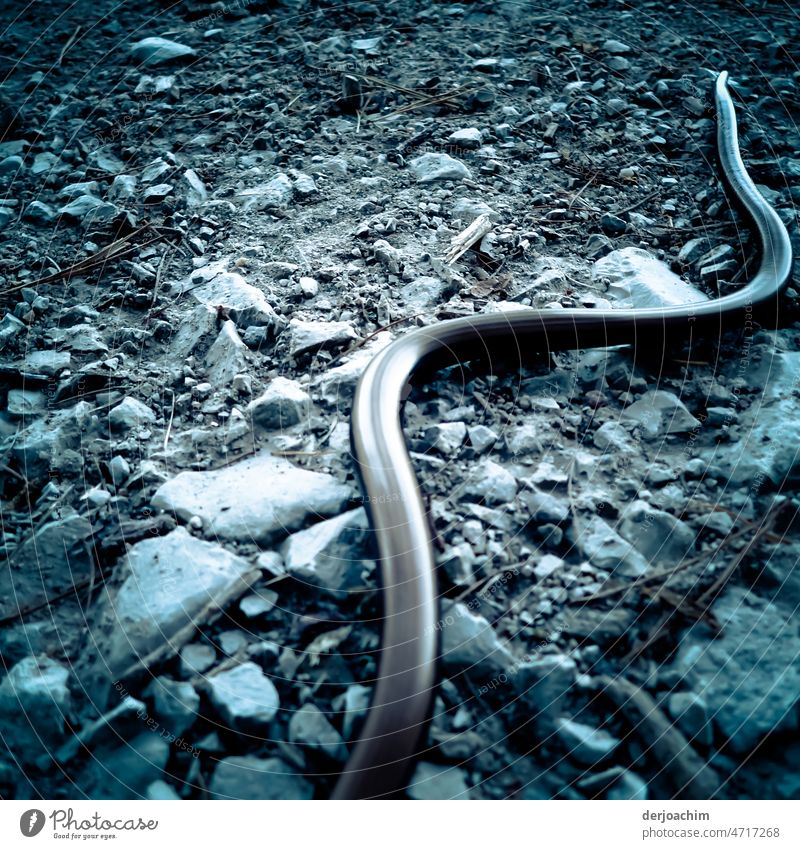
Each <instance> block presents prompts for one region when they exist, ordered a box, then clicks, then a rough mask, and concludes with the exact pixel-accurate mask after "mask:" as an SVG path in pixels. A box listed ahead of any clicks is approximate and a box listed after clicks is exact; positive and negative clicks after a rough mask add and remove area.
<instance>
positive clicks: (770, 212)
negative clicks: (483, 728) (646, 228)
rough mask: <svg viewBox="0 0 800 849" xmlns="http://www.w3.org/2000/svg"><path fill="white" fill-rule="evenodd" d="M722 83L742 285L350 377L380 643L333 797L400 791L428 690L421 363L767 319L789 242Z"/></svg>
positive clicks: (423, 350) (440, 349)
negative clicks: (762, 189) (358, 726)
mask: <svg viewBox="0 0 800 849" xmlns="http://www.w3.org/2000/svg"><path fill="white" fill-rule="evenodd" d="M727 79H728V75H727V73H726V72H724V71H723V72H722V73H720V74H719V75H718V77H717V80H716V87H715V101H716V115H717V150H718V155H719V162H720V166H721V169H722V175H723V177H724V181H725V183H726V185H727V188H728V191H729V193H730V197H731V199H732V200H734V201H735V202H736V203H737V204H738V206H739V207H740V208H741V209H742V210H743V212H744V213H745V214H746V216H747V217H748V218H749V220H750V222H751V223H752V225H753V227H754V228H755V231H756V232H757V234H758V238H759V241H760V254H761V262H760V266H759V268H758V271H757V273H756V274H755V276H754V277H753V279H752V280H751V281H750V282H749V283H748V284H747V285H746V286H744V287H743V288H741V289H739V290H738V291H736V292H734V293H732V294H730V295H726V296H724V297H721V298H717V299H716V300H710V301H702V302H699V303H696V304H691V305H685V306H684V305H682V306H676V307H665V308H651V309H620V310H575V309H565V310H543V311H540V310H514V311H510V312H504V313H493V314H488V315H479V316H476V317H471V318H460V319H454V320H451V321H444V322H441V323H440V324H436V325H433V326H430V327H422V328H419V329H417V330H415V331H412V332H410V333H408V334H406V335H405V336H402V337H401V338H400V339H398V340H397V341H395V342H393V343H392V344H391V345H389V346H388V347H386V348H385V349H384V350H383V351H381V352H380V353H379V354H377V355H376V357H375V358H374V359H373V360H372V362H371V363H370V365H369V366H368V368H367V370H366V371H365V372H364V374H363V375H362V377H361V380H360V382H359V384H358V387H357V390H356V396H355V400H354V405H353V410H352V416H351V444H352V449H353V456H354V457H355V459H356V465H357V469H358V473H359V475H360V477H361V482H362V485H363V491H364V494H365V501H366V506H367V510H368V513H369V515H370V523H371V526H372V528H373V531H374V533H375V536H376V539H377V545H378V552H379V559H380V574H381V583H382V592H383V640H382V649H381V657H380V664H379V669H378V680H377V682H376V685H375V689H374V692H373V699H372V705H371V708H370V711H369V714H368V716H367V719H366V722H365V725H364V729H363V732H362V734H361V736H360V738H359V740H358V742H357V743H356V746H355V749H354V751H353V754H352V755H351V757H350V760H349V761H348V763H347V765H346V767H345V770H344V771H343V773H342V774H341V776H340V778H339V781H338V783H337V785H336V787H335V790H334V794H333V796H334V798H337V799H354V798H379V797H384V798H386V797H390V796H392V795H394V794H397V793H398V792H400V791H402V790H403V788H404V787H405V784H406V781H407V778H408V774H409V770H410V768H411V766H412V765H413V761H414V757H415V755H416V753H417V751H418V749H419V746H420V741H421V739H422V737H423V734H424V733H425V731H426V728H427V723H428V719H429V715H430V709H431V703H432V696H433V692H434V688H435V685H436V659H437V627H436V624H437V617H438V605H437V594H436V581H435V561H434V552H433V547H432V542H431V532H430V529H429V524H428V518H427V512H426V510H425V507H424V505H423V502H422V498H421V496H420V493H419V489H418V486H417V481H416V478H415V475H414V471H413V469H412V467H411V462H410V458H409V455H408V451H407V449H406V445H405V440H404V438H403V432H402V429H401V423H400V407H401V403H402V396H403V392H404V389H405V387H406V386H407V384H408V382H409V380H410V379H411V378H412V376H413V375H414V373H415V372H416V371H417V370H418V369H419V368H420V367H421V366H423V365H425V366H433V367H444V366H447V365H452V364H454V363H457V362H459V361H465V360H470V359H474V358H475V357H476V356H479V355H481V354H483V353H491V352H492V350H493V349H494V348H495V347H496V346H502V345H508V344H509V343H510V344H512V345H513V346H515V347H517V348H518V349H524V350H531V351H541V350H548V349H549V350H557V349H561V350H565V349H571V348H590V347H605V346H608V345H618V344H625V343H628V344H632V345H634V346H636V345H637V344H641V345H646V346H647V348H648V349H651V350H652V349H653V348H654V347H655V346H658V345H663V343H664V341H665V340H666V339H667V338H668V337H672V336H675V337H677V338H692V336H693V335H694V334H695V333H698V334H699V333H702V334H707V333H712V332H713V333H716V334H718V333H720V332H721V331H722V330H724V329H725V328H728V327H732V326H735V325H736V324H737V322H741V321H742V320H744V319H752V318H753V316H754V315H755V316H758V315H761V314H762V313H765V312H769V313H771V314H775V313H776V311H777V306H778V298H779V295H780V292H781V291H782V290H783V289H784V288H785V286H786V284H787V283H788V281H789V277H790V272H791V265H792V249H791V243H790V241H789V236H788V234H787V232H786V228H785V227H784V225H783V223H782V222H781V220H780V218H779V217H778V215H777V213H776V212H775V210H774V209H772V207H771V206H769V205H768V204H767V202H766V201H765V200H764V199H763V198H762V196H761V195H760V194H759V192H758V190H757V189H756V187H755V185H754V184H753V181H752V180H751V179H750V176H749V175H748V173H747V170H746V169H745V166H744V163H743V162H742V159H741V155H740V153H739V142H738V135H737V128H736V113H735V110H734V106H733V101H732V99H731V96H730V93H729V91H728V85H727Z"/></svg>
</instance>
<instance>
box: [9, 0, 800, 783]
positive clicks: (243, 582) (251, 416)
mask: <svg viewBox="0 0 800 849" xmlns="http://www.w3.org/2000/svg"><path fill="white" fill-rule="evenodd" d="M47 9H49V10H50V11H51V12H52V13H51V14H48V13H47ZM3 25H4V38H3V47H2V51H0V54H1V55H0V78H2V79H3V82H2V87H0V110H1V111H2V126H0V134H2V141H0V257H2V266H1V269H2V270H1V272H0V305H1V306H2V315H3V317H2V320H0V348H1V349H2V353H0V357H2V366H1V367H0V379H1V383H0V385H2V393H1V394H0V405H1V406H2V412H0V464H1V465H0V468H1V469H2V491H1V492H0V495H1V496H2V501H0V509H1V515H2V533H3V551H2V560H1V561H0V589H1V591H0V626H2V627H1V629H0V656H1V657H2V661H3V667H4V668H3V672H2V680H0V716H2V723H0V735H2V742H3V749H2V751H3V752H4V754H0V795H2V796H3V797H16V798H33V797H37V796H44V797H56V798H58V797H60V798H64V797H66V798H81V797H90V798H120V797H122V798H140V797H146V798H151V799H162V798H220V797H221V798H228V797H234V798H273V799H274V798H312V797H315V798H324V797H326V796H327V795H328V794H329V792H330V789H331V787H332V784H333V781H334V780H335V776H336V773H337V771H338V770H339V769H340V767H341V765H342V764H343V763H344V762H345V760H346V758H347V754H348V749H349V747H350V745H351V744H352V742H353V741H354V739H355V738H356V737H357V735H358V731H359V728H360V726H361V723H362V721H363V717H364V715H365V712H366V708H367V706H368V703H369V697H370V687H371V682H372V681H373V679H374V675H375V672H376V658H377V652H378V649H379V634H380V628H379V625H380V620H379V617H380V598H379V594H378V590H377V584H376V574H375V564H374V561H373V559H372V558H373V556H374V552H373V551H372V549H371V541H370V537H369V533H368V530H367V525H366V517H365V513H364V508H363V506H362V502H361V498H360V493H359V489H358V485H357V482H356V478H355V475H354V469H353V463H352V461H351V458H350V456H349V445H348V424H349V422H348V410H349V405H350V402H351V398H352V393H353V389H354V386H355V382H356V380H357V378H358V375H359V374H360V373H361V371H362V370H363V368H364V366H365V364H366V363H367V362H368V361H369V358H370V356H371V355H372V354H373V353H374V352H375V351H376V350H378V349H379V348H380V347H382V346H384V345H386V344H387V343H388V342H389V341H390V340H391V339H393V338H397V337H398V336H399V335H400V334H402V333H404V332H407V331H408V330H409V329H411V328H412V327H413V326H415V325H422V324H426V323H431V322H435V321H439V320H442V319H445V318H449V317H454V316H462V315H471V314H474V313H480V312H484V311H489V310H501V309H505V308H508V307H509V306H510V305H516V306H519V305H525V306H532V307H540V308H549V309H559V308H562V307H565V306H568V307H584V308H586V309H592V308H597V307H603V306H608V305H609V304H611V305H634V306H644V305H648V304H652V303H664V302H670V303H680V302H685V301H688V300H697V299H698V298H702V297H714V296H716V295H717V294H719V293H725V292H727V291H731V290H732V289H733V288H734V287H736V286H738V285H741V283H742V281H743V280H745V279H746V278H747V275H748V271H749V270H751V269H752V268H753V266H754V264H755V257H754V255H753V248H754V241H753V238H752V235H751V234H750V232H749V231H748V230H747V229H746V228H740V226H739V225H740V223H741V220H740V219H739V217H738V216H737V214H736V212H735V211H733V210H731V209H730V207H729V205H728V203H727V201H726V199H725V196H724V194H723V192H722V190H721V187H720V185H719V183H718V181H717V179H716V175H715V171H714V159H713V151H714V148H713V141H714V139H713V132H714V123H713V120H712V119H713V109H712V103H711V100H710V92H711V86H712V83H713V78H714V76H713V73H714V72H715V71H718V70H720V69H723V68H726V69H729V70H730V71H731V73H732V75H733V77H734V79H735V81H736V83H737V90H738V93H739V98H740V99H739V110H740V116H741V121H742V141H743V147H744V149H745V152H746V159H747V163H748V166H749V167H750V168H751V169H752V172H753V173H754V175H755V176H756V179H757V180H758V182H759V184H760V186H761V189H762V191H763V192H764V194H765V195H766V197H767V198H768V199H769V200H770V201H771V202H772V203H774V205H775V206H776V207H777V209H778V211H779V213H780V215H781V217H782V219H783V220H784V221H785V222H786V223H787V225H789V226H790V229H791V230H792V232H793V236H794V233H795V232H796V208H795V203H796V202H797V201H798V200H800V187H798V178H799V177H800V159H798V158H797V155H796V151H797V149H798V147H800V133H798V130H797V127H796V124H795V118H796V116H797V94H796V91H797V83H798V77H799V76H800V74H799V72H798V71H797V70H796V66H795V64H794V62H793V61H792V58H791V55H790V53H791V47H792V45H793V44H796V41H797V38H798V34H800V25H799V24H798V19H797V17H796V16H795V15H794V13H792V12H791V11H790V8H789V7H788V6H787V5H785V4H783V3H770V2H766V3H764V2H758V3H756V2H717V3H711V4H703V5H702V6H698V8H696V9H694V10H692V9H691V8H690V7H689V6H688V5H687V4H680V5H666V4H663V3H654V2H653V3H651V2H642V3H636V4H632V5H630V6H628V5H626V4H624V3H604V2H588V0H579V1H578V2H569V3H567V2H558V0H556V2H550V3H547V4H537V3H516V2H503V1H502V0H501V1H500V2H492V3H488V2H487V3H482V2H474V3H446V2H442V3H432V2H431V3H413V2H410V1H409V0H398V2H390V3H382V4H378V3H373V2H356V3H349V4H344V5H340V4H336V3H332V2H325V0H318V2H309V3H305V2H291V0H287V2H258V0H254V2H250V3H248V2H246V0H240V1H239V2H231V3H222V2H215V3H204V2H200V0H189V2H178V3H175V4H173V5H171V6H170V5H169V4H167V3H162V4H159V3H155V2H147V1H146V0H145V2H140V3H136V4H123V5H122V6H120V5H119V4H117V3H112V2H110V0H94V2H93V3H91V4H89V3H85V2H78V3H75V4H72V5H70V6H67V5H66V4H64V5H63V6H62V5H59V4H57V3H52V2H51V3H48V2H42V3H37V4H35V5H29V4H25V3H22V2H16V0H9V2H8V3H7V4H6V6H5V8H4V21H3ZM480 216H485V217H484V218H482V219H481V222H482V223H484V224H485V226H484V230H487V231H488V232H487V233H486V235H485V236H484V237H483V239H482V240H481V241H480V243H479V244H477V245H476V246H474V248H473V249H471V250H468V251H467V252H466V253H464V254H463V256H461V257H460V258H458V259H457V260H455V261H453V262H448V261H447V252H448V250H449V247H450V241H451V239H452V237H453V236H455V235H457V234H458V233H460V232H461V231H463V230H464V229H465V228H466V227H467V226H468V225H469V224H470V223H472V222H473V221H475V220H476V219H478V218H480ZM797 300H798V292H797V291H796V290H795V289H790V290H789V292H788V294H787V296H786V298H785V299H784V302H783V306H782V314H781V327H780V329H778V330H777V331H775V330H768V329H764V328H761V327H759V326H758V325H755V324H752V323H748V324H746V325H745V326H743V327H742V328H741V329H740V330H739V331H736V332H732V333H730V334H727V335H726V336H724V337H723V338H709V339H704V340H699V341H697V340H696V341H695V344H694V345H693V346H692V347H691V349H689V348H681V347H675V349H674V350H670V351H667V352H661V351H653V350H648V348H647V344H646V340H643V342H642V344H641V345H640V347H639V349H638V350H637V351H631V350H629V349H626V348H620V349H614V350H589V351H583V352H576V353H566V354H563V353H562V354H548V353H547V352H540V353H539V354H538V355H537V353H536V352H532V356H531V357H530V361H529V362H527V363H526V366H525V368H524V369H522V370H520V369H519V368H517V367H516V366H514V367H509V366H508V364H507V363H504V362H502V361H498V360H496V359H495V360H487V359H486V358H484V360H483V361H476V362H474V363H468V364H464V365H463V366H461V367H458V368H453V369H450V370H449V371H447V372H443V373H440V374H438V375H436V376H434V377H432V378H429V379H427V380H426V381H425V382H423V383H421V384H420V385H418V386H416V387H415V388H414V389H413V391H412V393H411V395H410V397H409V400H408V402H407V403H406V406H405V422H406V434H407V438H408V441H409V444H410V446H411V448H412V451H413V458H414V462H415V464H416V468H417V472H418V474H419V476H420V479H421V481H422V486H423V489H424V491H425V493H426V495H427V496H428V497H429V503H430V510H431V516H432V518H433V522H434V524H435V528H436V532H437V534H438V538H439V539H438V542H439V545H438V549H439V554H440V575H439V588H440V592H441V597H442V619H441V622H440V623H439V628H440V631H441V637H442V674H443V678H444V680H443V681H442V685H441V688H440V691H439V696H438V698H437V700H436V710H435V716H434V719H433V723H432V726H431V729H430V733H429V737H428V742H427V746H426V749H425V751H424V753H423V755H422V758H421V762H420V764H419V766H418V768H417V771H416V773H415V775H414V778H413V782H412V785H411V786H410V788H409V791H408V792H409V795H410V796H411V797H412V798H452V797H461V798H467V797H469V798H474V799H480V798H524V799H542V798H613V799H620V798H637V799H643V798H672V797H675V796H682V797H689V798H710V797H718V798H747V797H757V798H764V797H766V798H795V799H796V798H800V775H799V774H798V771H797V764H798V763H800V744H798V742H797V731H798V725H799V724H800V703H799V702H798V699H800V667H798V663H797V659H798V656H799V655H800V629H799V628H798V616H797V609H798V604H800V572H798V569H797V561H798V553H800V542H798V538H797V535H796V533H795V531H796V522H795V512H796V507H797V480H798V470H800V464H799V463H798V456H797V446H798V444H800V394H799V393H798V384H797V382H798V375H799V374H800V353H798V344H797V343H798V331H797V325H796V324H795V323H794V322H795V320H796V318H797Z"/></svg>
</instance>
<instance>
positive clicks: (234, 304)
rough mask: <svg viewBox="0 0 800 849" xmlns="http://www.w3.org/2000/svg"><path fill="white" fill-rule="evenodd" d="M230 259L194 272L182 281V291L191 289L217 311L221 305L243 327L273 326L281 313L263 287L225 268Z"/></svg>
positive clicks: (194, 295) (195, 297)
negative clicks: (278, 312)
mask: <svg viewBox="0 0 800 849" xmlns="http://www.w3.org/2000/svg"><path fill="white" fill-rule="evenodd" d="M226 264H227V261H223V262H221V263H214V264H213V265H209V266H206V267H205V268H203V269H200V270H199V271H196V272H194V274H192V275H191V277H190V278H189V279H188V280H185V281H184V282H183V283H182V284H180V285H179V286H178V287H177V288H178V294H180V293H181V292H190V293H191V295H192V297H193V298H194V299H195V300H196V301H197V302H198V303H200V304H205V305H206V306H207V307H211V308H212V309H214V310H216V309H217V307H218V306H221V307H223V308H224V309H225V311H226V312H227V313H228V315H229V316H230V317H231V318H232V319H233V320H234V321H235V322H236V323H237V324H238V325H239V326H241V327H246V326H247V325H250V324H257V325H266V326H268V327H272V326H274V325H275V324H276V322H277V318H278V316H277V315H276V313H275V310H274V309H273V308H272V307H271V306H270V304H269V302H268V301H267V298H266V296H265V295H264V293H263V292H262V291H261V290H260V289H256V287H255V286H251V285H250V284H249V283H248V282H247V281H246V280H245V279H244V277H242V275H241V274H239V273H237V272H235V271H234V272H231V271H225V270H224V266H225V265H226Z"/></svg>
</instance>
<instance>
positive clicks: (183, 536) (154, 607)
mask: <svg viewBox="0 0 800 849" xmlns="http://www.w3.org/2000/svg"><path fill="white" fill-rule="evenodd" d="M121 571H122V575H123V576H124V577H123V581H122V584H121V586H120V587H119V588H118V589H113V588H111V587H109V588H107V589H106V590H105V592H104V595H103V597H102V598H101V600H100V602H99V603H98V608H97V610H96V613H95V616H94V626H93V628H92V635H91V636H92V642H93V644H94V647H95V650H96V651H97V653H98V655H99V663H98V665H99V669H100V671H101V672H103V673H105V674H107V675H108V676H110V677H111V680H119V679H120V678H122V677H123V676H124V675H125V674H126V673H128V672H129V671H130V670H132V669H134V668H135V667H136V666H137V665H139V664H142V665H145V666H146V665H148V664H149V663H151V662H153V660H154V659H155V658H160V657H165V656H169V655H170V654H172V653H174V652H177V651H178V650H179V649H180V647H181V645H183V643H185V642H187V641H188V640H189V639H190V638H191V636H192V634H193V632H194V630H195V628H196V627H197V626H198V625H199V624H201V623H202V622H203V621H205V619H206V618H208V617H209V616H211V615H214V614H215V613H216V611H217V610H218V609H219V608H221V607H223V606H224V605H226V604H228V603H229V602H230V601H232V600H233V599H235V598H236V597H238V596H239V595H241V594H242V593H243V592H244V591H245V590H246V589H247V588H248V587H249V586H250V584H251V583H252V582H253V581H254V580H255V579H256V577H257V574H258V573H257V572H254V571H253V569H252V568H251V566H250V565H249V564H248V563H247V562H246V561H244V560H242V559H241V558H240V557H236V556H235V555H233V554H230V553H229V552H227V551H225V549H224V548H222V547H221V546H219V545H216V544H214V543H210V542H205V541H203V540H199V539H197V538H195V537H193V536H191V535H190V534H189V533H188V532H187V531H186V529H185V528H176V529H175V530H174V531H172V532H171V533H169V534H167V535H166V536H164V537H157V538H156V539H148V540H144V541H142V542H139V543H137V544H136V545H134V546H133V547H132V548H131V549H130V550H129V551H128V553H127V555H126V556H125V558H124V560H123V562H122V570H121Z"/></svg>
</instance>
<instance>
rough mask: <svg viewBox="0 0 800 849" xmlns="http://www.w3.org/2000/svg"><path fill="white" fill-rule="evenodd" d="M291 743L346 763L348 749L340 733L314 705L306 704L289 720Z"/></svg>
mask: <svg viewBox="0 0 800 849" xmlns="http://www.w3.org/2000/svg"><path fill="white" fill-rule="evenodd" d="M289 742H290V743H295V744H296V745H298V746H302V747H303V748H306V749H309V750H311V751H312V752H320V753H322V754H324V755H326V756H327V757H329V758H330V759H331V760H334V761H338V762H339V763H344V762H345V761H346V760H347V747H346V746H345V745H344V742H343V741H342V737H341V735H340V734H339V732H338V731H337V730H336V729H335V728H334V727H333V726H332V725H331V724H330V722H329V721H328V718H327V717H326V716H325V714H324V713H323V712H322V711H321V710H320V709H319V708H318V707H317V706H316V705H314V704H310V703H309V704H305V705H303V706H302V707H301V708H300V710H297V711H295V712H294V713H293V714H292V718H291V719H290V720H289Z"/></svg>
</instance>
